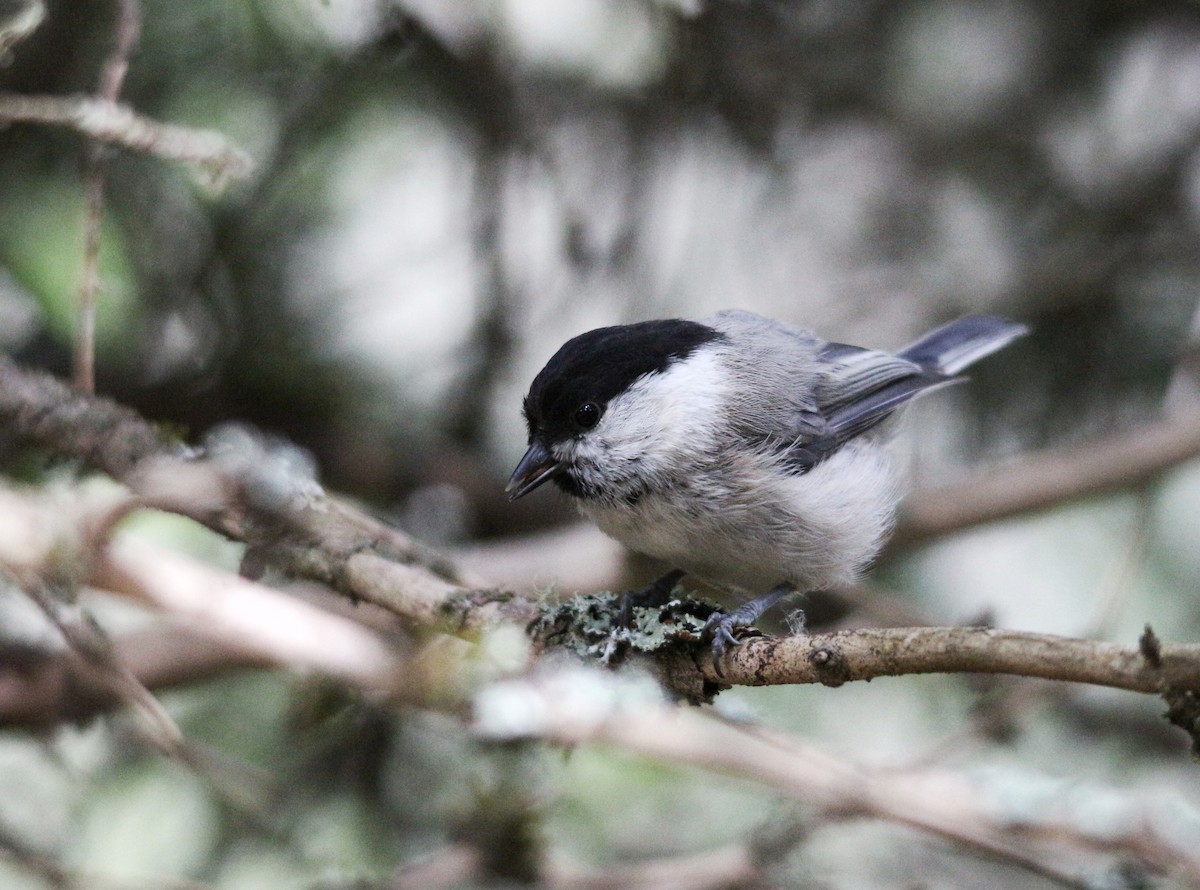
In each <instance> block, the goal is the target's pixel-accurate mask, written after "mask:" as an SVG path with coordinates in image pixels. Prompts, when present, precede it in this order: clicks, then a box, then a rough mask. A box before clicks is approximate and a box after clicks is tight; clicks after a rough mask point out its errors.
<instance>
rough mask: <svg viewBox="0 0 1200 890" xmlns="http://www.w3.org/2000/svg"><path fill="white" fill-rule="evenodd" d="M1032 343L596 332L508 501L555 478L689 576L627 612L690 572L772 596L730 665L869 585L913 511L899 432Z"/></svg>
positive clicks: (547, 377)
mask: <svg viewBox="0 0 1200 890" xmlns="http://www.w3.org/2000/svg"><path fill="white" fill-rule="evenodd" d="M1026 332H1027V329H1026V328H1025V327H1024V326H1023V325H1020V324H1015V323H1013V322H1010V321H1006V320H1005V319H1002V318H996V317H993V316H968V317H965V318H961V319H959V320H957V321H953V322H951V323H949V324H947V325H945V326H943V327H940V328H938V329H937V330H934V331H931V332H930V333H928V334H926V335H925V336H923V337H921V338H920V339H919V340H917V341H916V342H915V343H913V344H912V345H910V346H908V347H906V348H904V349H902V350H900V351H899V352H898V353H896V354H894V355H893V354H890V353H887V352H880V351H877V350H874V349H864V348H861V347H858V346H848V345H845V344H843V343H828V342H826V341H824V340H821V339H819V338H818V337H817V336H816V335H814V334H812V333H811V332H809V331H806V330H802V329H800V328H796V327H792V326H790V325H787V324H783V323H781V322H777V321H772V320H771V319H768V318H764V317H762V316H760V315H756V314H754V313H751V312H745V311H740V310H729V311H725V312H719V313H717V314H716V315H713V316H711V317H708V318H705V319H701V320H699V321H686V320H683V319H665V320H660V321H645V322H639V323H636V324H628V325H618V326H615V327H606V328H599V329H597V330H594V331H588V332H587V333H585V334H580V335H579V336H577V337H574V338H572V339H571V340H568V341H567V342H566V343H565V344H563V346H562V347H561V348H560V349H559V350H558V352H556V353H555V354H554V356H553V357H552V358H551V359H550V361H549V362H547V363H546V366H545V367H544V368H543V369H542V370H541V371H540V372H539V373H538V375H537V376H536V377H535V378H534V380H533V383H532V384H531V386H530V388H529V393H528V395H526V397H525V403H524V410H525V420H526V422H527V424H528V427H529V448H528V450H527V451H526V452H525V456H524V457H522V458H521V460H520V462H519V463H518V464H517V468H516V470H515V471H514V472H513V474H512V478H511V479H510V480H509V483H508V491H509V493H510V495H511V497H512V498H514V499H515V498H519V497H522V496H524V495H526V494H528V493H529V492H531V491H533V490H534V489H535V488H537V487H538V486H540V485H542V484H543V483H545V482H548V481H553V482H554V483H555V484H556V485H557V486H558V487H559V488H560V489H562V490H563V491H565V492H566V493H567V494H569V495H571V496H572V497H574V498H575V499H576V500H577V503H578V506H579V509H580V511H581V512H582V513H583V515H584V516H586V517H587V518H588V519H590V520H591V521H593V522H594V523H596V525H597V526H599V528H600V529H601V531H603V532H604V533H605V534H607V535H609V536H611V537H613V538H615V539H617V540H618V541H620V542H621V543H622V544H625V545H626V546H628V547H630V548H632V549H633V550H636V551H638V552H640V553H645V554H647V555H649V556H653V557H657V558H658V559H661V560H664V561H665V562H666V563H668V564H669V565H672V566H674V567H675V570H674V571H672V572H670V573H669V574H667V575H666V576H664V577H663V578H661V579H659V581H657V582H655V583H654V584H652V585H650V586H649V587H647V588H646V589H645V590H644V591H641V592H639V593H637V594H631V595H627V598H626V601H625V603H626V607H625V609H624V610H623V611H624V612H625V613H626V614H628V606H629V603H630V602H634V603H639V604H643V605H658V604H661V603H663V602H665V601H666V600H667V598H668V597H669V595H670V592H671V590H672V589H673V587H674V585H675V583H676V582H677V581H678V580H679V579H680V578H682V577H683V576H684V574H691V575H694V576H696V577H699V578H701V579H703V580H705V581H708V582H709V583H711V584H713V585H715V586H717V587H720V588H724V589H727V590H729V591H730V592H731V593H733V594H735V595H736V596H737V597H738V598H739V599H746V598H747V597H748V596H753V595H755V594H758V596H757V597H756V598H753V599H749V600H748V601H746V602H743V604H742V605H740V606H738V607H737V608H736V609H734V610H733V611H731V612H729V613H727V614H723V613H719V612H718V613H715V614H714V615H713V616H712V617H711V618H709V620H708V624H707V626H706V627H705V635H706V637H708V636H711V639H712V651H713V658H714V663H717V662H719V659H720V657H721V656H722V655H723V654H724V652H725V650H726V648H727V647H728V646H730V645H736V644H737V637H736V635H735V633H736V631H737V630H738V629H739V628H741V627H744V626H747V625H750V624H752V623H753V622H754V621H756V620H757V619H758V618H759V616H761V615H762V613H763V612H764V611H766V610H767V609H769V608H770V607H771V606H772V605H774V604H775V603H777V602H778V601H779V600H780V599H782V598H783V597H785V596H787V595H788V594H791V593H794V592H802V591H815V590H823V589H828V588H832V587H838V586H842V585H845V584H847V583H850V582H851V581H853V580H854V579H855V578H856V576H857V575H858V573H859V572H860V571H861V570H862V569H863V568H864V567H865V566H866V564H867V563H869V562H870V561H871V559H872V558H873V557H874V556H875V555H876V554H877V553H878V552H879V549H880V547H881V546H882V544H883V541H884V539H885V537H886V535H887V533H888V531H889V530H890V528H891V525H892V520H893V516H894V513H895V508H896V504H897V501H898V499H899V490H898V485H897V480H896V473H895V470H894V468H893V462H892V459H891V457H890V455H889V453H888V451H887V450H886V448H885V447H884V443H885V440H886V438H887V432H888V427H889V426H890V425H889V424H885V423H884V421H885V420H887V419H888V417H890V416H891V415H892V414H893V413H894V412H895V411H896V410H897V409H898V408H900V407H901V406H903V405H904V404H905V403H906V402H908V401H909V400H910V399H912V398H913V397H914V396H917V395H919V394H921V393H923V392H928V391H929V390H932V389H936V388H938V387H940V386H944V385H947V384H950V383H954V382H955V381H958V380H962V379H963V378H961V377H959V376H958V375H959V374H960V373H961V372H962V371H963V370H964V369H965V368H966V367H968V366H969V365H971V364H972V363H974V362H976V361H978V360H979V359H982V358H984V357H985V356H987V355H990V354H991V353H993V352H995V351H996V350H998V349H1000V348H1002V347H1004V346H1005V345H1007V344H1008V343H1009V342H1011V341H1012V340H1014V339H1015V338H1017V337H1020V336H1022V335H1023V334H1025V333H1026Z"/></svg>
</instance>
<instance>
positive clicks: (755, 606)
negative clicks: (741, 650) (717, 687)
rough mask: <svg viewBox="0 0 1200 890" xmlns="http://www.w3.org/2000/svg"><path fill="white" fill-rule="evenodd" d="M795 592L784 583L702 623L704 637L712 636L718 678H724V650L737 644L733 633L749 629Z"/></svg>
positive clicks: (716, 613) (789, 585)
mask: <svg viewBox="0 0 1200 890" xmlns="http://www.w3.org/2000/svg"><path fill="white" fill-rule="evenodd" d="M795 592H796V588H795V587H793V586H792V585H791V584H788V583H786V582H784V583H782V584H776V585H775V586H774V587H772V588H771V589H770V590H769V591H767V592H766V593H765V594H763V595H762V596H760V597H759V598H758V599H752V600H750V602H748V603H742V604H741V605H740V606H738V607H737V608H736V609H734V610H733V611H732V612H729V613H728V614H722V613H720V612H714V613H713V614H712V615H709V616H708V621H706V622H705V623H704V636H705V637H707V636H708V635H709V634H712V656H713V669H714V670H716V672H717V675H718V676H722V677H723V676H724V674H723V673H722V672H721V664H720V662H721V657H722V656H723V655H724V654H725V650H726V649H728V648H729V647H730V646H736V645H737V644H738V641H737V637H735V636H734V635H733V633H734V631H735V630H737V629H738V628H740V627H749V626H750V625H752V624H753V623H754V622H755V621H757V620H758V619H759V618H760V617H762V614H763V613H764V612H765V611H767V609H769V608H771V607H772V606H773V605H775V604H776V603H777V602H779V601H780V600H781V599H783V598H784V597H785V596H787V595H788V594H791V593H795Z"/></svg>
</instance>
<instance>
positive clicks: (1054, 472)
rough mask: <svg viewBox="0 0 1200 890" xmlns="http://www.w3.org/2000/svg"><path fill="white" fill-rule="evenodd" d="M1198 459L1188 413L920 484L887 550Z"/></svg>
mask: <svg viewBox="0 0 1200 890" xmlns="http://www.w3.org/2000/svg"><path fill="white" fill-rule="evenodd" d="M1198 456H1200V415H1198V414H1196V413H1189V414H1186V415H1184V416H1181V417H1177V418H1173V419H1170V420H1164V421H1162V422H1160V423H1157V424H1153V425H1150V426H1143V427H1138V428H1135V429H1132V430H1129V431H1126V432H1123V433H1119V434H1117V435H1114V436H1109V437H1107V438H1104V439H1098V440H1096V441H1093V442H1088V443H1086V444H1083V445H1079V446H1076V447H1074V448H1066V449H1055V450H1052V451H1044V452H1041V453H1040V454H1032V455H1027V456H1024V457H1022V458H1020V459H1019V460H1015V461H1012V462H1011V463H1009V464H1006V465H1004V466H1000V467H988V468H986V469H983V470H979V471H977V472H974V473H972V474H970V475H969V476H967V477H966V478H965V479H961V480H959V481H957V482H953V483H951V484H949V485H943V486H940V487H938V488H927V489H920V490H918V491H916V492H914V493H913V494H911V495H909V496H908V497H907V498H906V499H905V500H904V502H903V503H902V504H901V507H900V515H899V517H898V521H897V525H896V532H895V534H894V535H892V538H891V541H890V542H889V544H888V550H889V551H895V550H903V549H905V548H908V547H914V546H917V545H919V544H924V543H926V542H928V541H931V540H933V539H935V538H940V537H943V536H945V535H948V534H950V533H951V532H956V531H961V530H963V529H966V528H971V527H973V526H976V525H981V524H983V523H985V522H994V521H996V520H998V519H1007V518H1009V517H1011V516H1018V515H1021V514H1024V513H1032V512H1035V511H1037V510H1045V509H1047V508H1049V507H1054V506H1057V505H1058V504H1066V503H1070V502H1072V501H1078V500H1082V499H1084V498H1089V497H1094V496H1096V495H1100V494H1107V493H1109V492H1114V491H1122V490H1126V489H1129V488H1133V487H1135V486H1137V485H1141V484H1142V483H1144V482H1147V481H1149V480H1151V479H1154V478H1156V477H1158V476H1160V475H1162V474H1163V473H1165V472H1166V471H1168V470H1170V469H1172V468H1173V467H1176V466H1178V465H1179V464H1182V463H1185V462H1186V461H1189V460H1192V459H1194V458H1196V457H1198Z"/></svg>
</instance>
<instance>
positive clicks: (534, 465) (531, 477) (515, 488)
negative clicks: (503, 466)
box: [504, 439, 563, 501]
mask: <svg viewBox="0 0 1200 890" xmlns="http://www.w3.org/2000/svg"><path fill="white" fill-rule="evenodd" d="M562 468H563V465H562V464H560V463H559V462H558V461H556V460H555V459H554V455H552V454H551V453H550V450H549V449H548V448H547V447H546V446H545V445H544V444H542V442H541V441H540V440H539V439H534V440H533V441H532V442H530V443H529V450H528V451H526V452H525V456H524V457H523V458H521V462H520V463H519V464H517V468H516V469H515V470H513V474H512V477H511V478H510V479H509V480H508V485H506V486H505V487H504V490H505V491H507V492H508V499H509V500H510V501H515V500H516V499H517V498H519V497H524V496H525V495H527V494H529V492H531V491H533V490H534V489H535V488H537V487H538V486H539V485H541V484H542V483H543V482H548V481H550V479H551V478H553V477H554V475H555V474H557V473H558V472H559V471H560V470H562Z"/></svg>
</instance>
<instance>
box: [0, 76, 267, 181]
mask: <svg viewBox="0 0 1200 890" xmlns="http://www.w3.org/2000/svg"><path fill="white" fill-rule="evenodd" d="M3 120H8V121H21V122H26V123H40V124H55V125H59V126H64V127H70V128H72V129H74V130H78V131H79V132H80V133H83V134H84V135H85V136H89V137H91V138H93V139H99V140H100V141H101V142H107V143H109V144H111V145H116V146H119V147H121V148H125V149H129V150H130V151H137V152H144V153H146V154H151V155H154V156H156V157H160V158H163V159H165V160H170V161H184V162H186V163H189V164H196V165H198V166H199V167H201V168H202V169H204V170H205V171H206V172H207V173H208V174H209V175H210V176H211V177H212V178H213V179H214V180H215V181H216V182H218V183H221V182H224V181H225V180H227V179H241V178H244V177H246V176H248V175H249V174H250V170H251V169H252V167H253V162H252V161H251V160H250V156H249V155H248V154H246V153H245V152H244V151H243V150H242V149H240V148H238V147H237V146H236V145H234V144H233V143H232V142H230V141H229V139H228V138H227V137H226V136H224V135H223V134H221V133H218V132H216V131H215V130H197V129H193V128H191V127H181V126H177V125H175V124H165V123H162V122H160V121H156V120H152V119H150V118H148V117H146V116H144V115H141V114H138V113H137V112H136V111H134V110H133V109H132V108H130V107H129V106H127V105H123V104H120V103H115V102H107V101H104V100H102V99H96V98H94V97H92V96H21V95H16V94H13V93H0V121H3Z"/></svg>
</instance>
